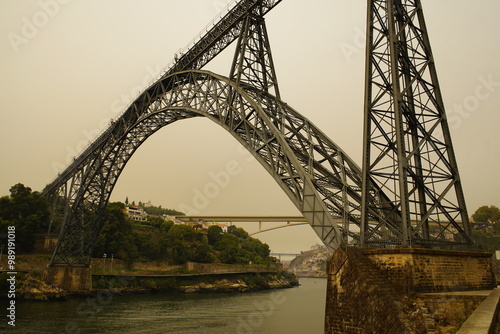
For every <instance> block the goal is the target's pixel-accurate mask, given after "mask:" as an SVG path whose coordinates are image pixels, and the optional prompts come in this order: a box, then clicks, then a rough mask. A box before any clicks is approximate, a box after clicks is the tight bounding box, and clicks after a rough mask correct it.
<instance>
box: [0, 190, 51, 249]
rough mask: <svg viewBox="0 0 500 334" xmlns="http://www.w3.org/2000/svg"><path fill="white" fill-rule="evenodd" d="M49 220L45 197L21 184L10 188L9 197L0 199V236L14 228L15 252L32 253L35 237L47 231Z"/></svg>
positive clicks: (2, 241) (3, 242) (3, 241)
mask: <svg viewBox="0 0 500 334" xmlns="http://www.w3.org/2000/svg"><path fill="white" fill-rule="evenodd" d="M49 218H50V212H49V204H48V203H47V201H46V200H45V197H43V196H42V195H41V194H40V193H38V192H36V191H35V192H34V191H32V190H31V188H29V187H25V186H24V185H23V184H21V183H18V184H16V185H15V186H13V187H11V188H10V196H3V197H0V235H2V237H5V236H6V235H7V228H8V227H9V226H15V227H16V251H17V252H31V251H33V249H34V248H35V241H36V235H37V233H43V232H46V231H47V228H48V224H49ZM0 243H2V244H5V240H1V241H0Z"/></svg>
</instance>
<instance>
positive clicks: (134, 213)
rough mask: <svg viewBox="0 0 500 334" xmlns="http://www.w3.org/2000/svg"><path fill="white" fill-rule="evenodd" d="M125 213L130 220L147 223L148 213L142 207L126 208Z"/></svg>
mask: <svg viewBox="0 0 500 334" xmlns="http://www.w3.org/2000/svg"><path fill="white" fill-rule="evenodd" d="M125 211H126V212H127V215H128V216H129V218H131V219H133V220H137V221H146V220H147V218H146V217H147V215H148V214H147V213H146V211H144V209H143V208H141V207H140V206H126V207H125Z"/></svg>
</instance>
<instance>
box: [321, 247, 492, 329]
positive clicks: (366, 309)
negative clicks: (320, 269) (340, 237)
mask: <svg viewBox="0 0 500 334" xmlns="http://www.w3.org/2000/svg"><path fill="white" fill-rule="evenodd" d="M327 274H328V288H327V301H326V317H325V334H333V333H339V334H340V333H342V334H351V333H357V334H360V333H366V334H371V333H387V334H400V333H408V334H416V333H428V332H434V331H435V329H436V328H437V327H439V326H440V325H443V326H445V325H454V326H458V325H459V321H461V320H462V321H463V320H465V319H467V317H468V316H469V315H470V314H471V313H472V312H473V311H474V309H475V308H476V307H477V306H478V305H479V303H481V301H482V300H483V299H484V291H483V292H481V293H478V291H479V290H492V289H493V288H494V287H495V286H496V281H495V277H494V274H493V270H492V262H491V254H490V253H486V252H475V251H445V250H432V249H419V248H401V249H371V250H368V249H358V248H353V247H341V248H338V249H337V251H336V252H335V253H334V254H333V256H332V258H331V259H330V261H329V263H328V269H327ZM459 291H460V292H461V291H467V293H463V294H461V293H458V292H459ZM450 292H453V293H450ZM481 295H482V296H481ZM455 322H456V323H455Z"/></svg>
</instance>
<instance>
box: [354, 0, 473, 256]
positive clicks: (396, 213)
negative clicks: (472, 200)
mask: <svg viewBox="0 0 500 334" xmlns="http://www.w3.org/2000/svg"><path fill="white" fill-rule="evenodd" d="M367 36H368V39H367V40H368V42H367V54H366V57H367V58H366V59H367V63H366V64H367V65H366V95H365V120H364V122H365V125H364V151H363V154H364V155H363V193H364V194H365V197H364V199H363V210H362V218H361V220H362V221H363V224H362V229H361V244H362V245H364V246H374V245H375V246H377V245H380V244H394V245H403V246H410V245H421V246H429V247H433V246H437V247H446V246H455V245H460V244H463V245H470V244H471V239H470V237H469V233H470V231H469V221H468V215H467V210H466V206H465V200H464V195H463V190H462V185H461V182H460V177H459V173H458V167H457V162H456V159H455V154H454V151H453V146H452V142H451V137H450V131H449V127H448V122H447V120H446V114H445V109H444V104H443V99H442V96H441V91H440V88H439V83H438V78H437V74H436V68H435V63H434V59H433V56H432V51H431V46H430V42H429V37H428V34H427V28H426V25H425V21H424V16H423V12H422V5H421V3H420V0H369V17H368V30H367ZM373 182H375V184H376V185H377V187H379V188H380V189H381V190H383V191H384V193H385V195H387V196H389V200H390V201H391V202H392V203H393V204H394V206H393V207H384V201H383V200H373V197H375V198H376V197H377V196H378V194H376V193H374V192H373ZM370 210H375V211H378V212H379V213H380V215H381V216H382V217H383V219H382V220H379V221H373V220H371V217H369V211H370ZM387 220H389V221H396V222H398V225H400V226H401V231H400V232H401V233H402V235H394V233H392V232H391V231H387V233H385V236H384V237H383V238H382V239H380V238H379V237H378V236H376V235H373V234H371V233H370V232H369V231H368V230H369V228H368V226H369V224H374V225H378V226H379V228H378V229H377V230H384V229H385V228H384V226H385V221H387Z"/></svg>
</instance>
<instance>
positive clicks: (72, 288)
mask: <svg viewBox="0 0 500 334" xmlns="http://www.w3.org/2000/svg"><path fill="white" fill-rule="evenodd" d="M44 279H45V282H47V283H48V284H52V285H56V286H58V287H60V288H62V289H64V290H65V291H67V292H84V291H90V290H92V268H91V267H89V268H86V267H49V268H47V270H46V271H45V273H44Z"/></svg>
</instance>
